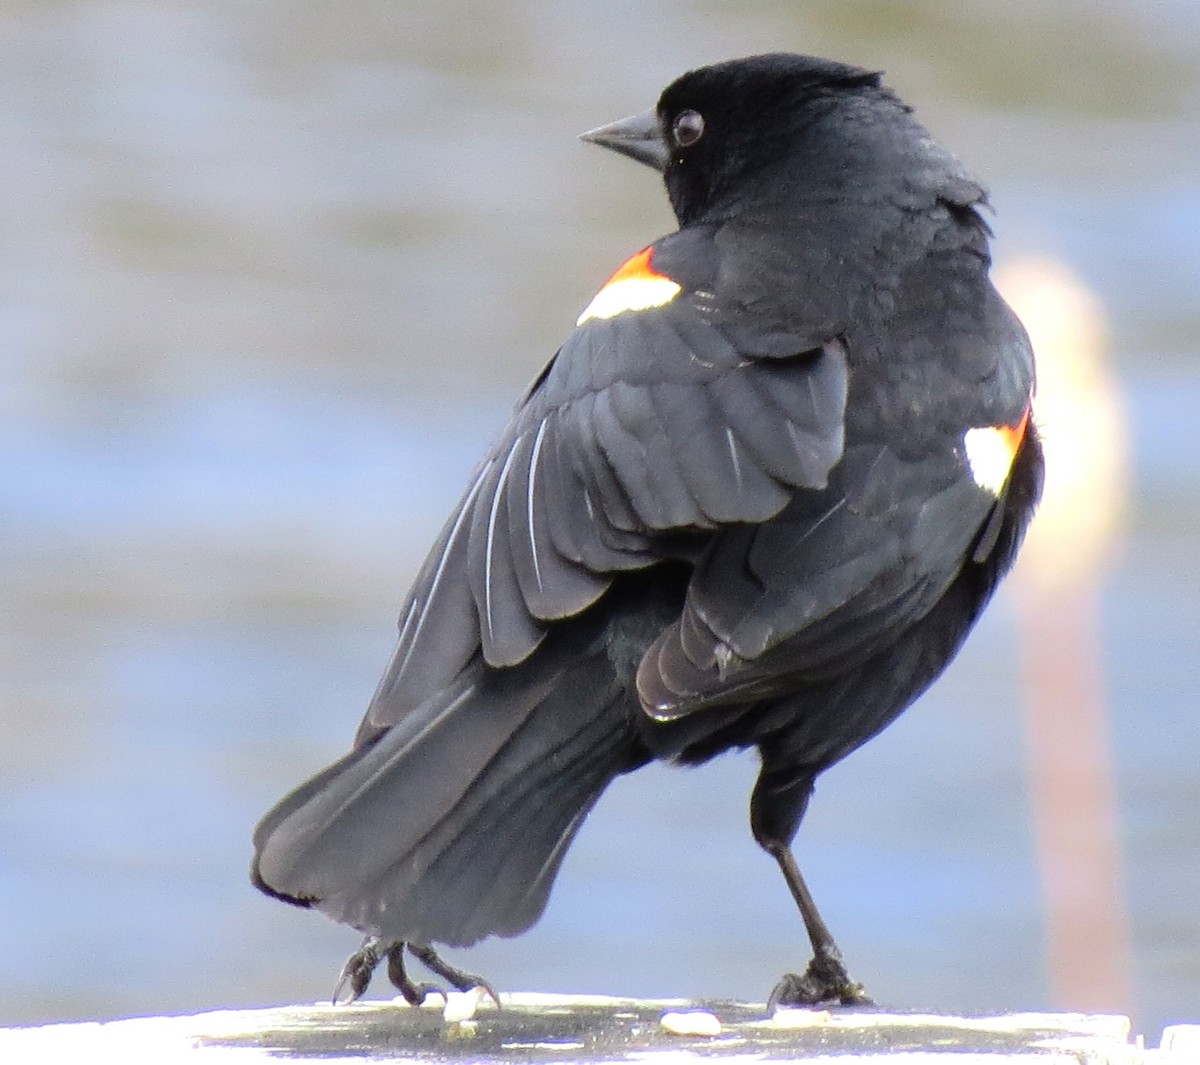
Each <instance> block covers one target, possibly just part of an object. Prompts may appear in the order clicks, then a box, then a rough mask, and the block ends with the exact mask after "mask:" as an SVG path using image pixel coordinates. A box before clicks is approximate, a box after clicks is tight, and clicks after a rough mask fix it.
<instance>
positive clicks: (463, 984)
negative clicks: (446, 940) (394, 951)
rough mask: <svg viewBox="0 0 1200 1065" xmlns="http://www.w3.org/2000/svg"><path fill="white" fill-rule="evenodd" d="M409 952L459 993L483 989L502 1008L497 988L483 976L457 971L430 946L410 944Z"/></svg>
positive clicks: (461, 970)
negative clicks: (472, 989) (476, 988)
mask: <svg viewBox="0 0 1200 1065" xmlns="http://www.w3.org/2000/svg"><path fill="white" fill-rule="evenodd" d="M408 949H409V952H410V953H411V954H412V956H413V957H414V958H416V959H417V960H418V961H419V962H420V963H421V964H422V965H424V966H425V968H427V969H428V970H429V971H430V972H431V973H436V974H437V975H438V976H440V977H441V978H442V979H443V980H445V981H446V982H447V983H448V984H449V985H450V986H451V987H453V988H455V989H456V990H458V991H470V990H471V988H473V987H479V988H482V989H483V990H484V991H485V992H486V993H487V995H488V997H489V998H490V999H491V1000H492V1001H493V1002H494V1003H495V1004H496V1006H497V1008H499V1006H500V996H499V995H497V994H496V990H495V988H493V987H492V985H491V984H489V983H488V982H487V981H486V980H485V979H484V978H483V977H482V976H476V975H475V973H469V972H466V971H465V970H463V969H457V968H455V967H454V966H453V965H450V964H449V963H448V962H444V961H442V959H441V958H440V957H439V956H438V953H437V951H436V950H434V949H433V947H429V946H419V945H417V944H416V943H409V944H408Z"/></svg>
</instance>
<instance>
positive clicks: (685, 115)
mask: <svg viewBox="0 0 1200 1065" xmlns="http://www.w3.org/2000/svg"><path fill="white" fill-rule="evenodd" d="M703 136H704V116H703V115H702V114H700V112H699V111H680V112H679V114H678V115H676V116H675V123H674V125H672V126H671V139H672V140H673V141H674V142H675V147H676V148H690V147H691V146H692V145H693V144H695V143H696V141H698V140H699V139H700V138H701V137H703Z"/></svg>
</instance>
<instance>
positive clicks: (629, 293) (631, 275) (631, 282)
mask: <svg viewBox="0 0 1200 1065" xmlns="http://www.w3.org/2000/svg"><path fill="white" fill-rule="evenodd" d="M653 258H654V249H653V248H643V249H642V250H641V251H640V252H638V253H637V255H635V256H633V258H631V259H629V260H627V261H626V262H625V263H624V264H623V265H622V266H621V267H620V268H619V269H618V270H617V272H616V273H615V274H613V275H612V277H610V278H609V279H608V280H607V281H606V282H605V283H604V287H603V288H602V289H601V290H600V291H599V292H597V293H596V296H595V298H594V299H593V300H592V302H591V303H589V304H588V305H587V307H585V308H584V311H583V313H582V314H581V315H580V316H579V317H578V318H577V319H576V321H575V324H576V325H583V323H584V322H587V321H590V320H591V319H593V318H615V317H616V316H617V315H618V314H624V313H625V312H626V311H645V310H649V309H650V308H651V307H661V306H663V305H664V304H666V303H670V302H671V300H673V299H674V298H675V297H676V296H678V295H679V293H680V292H682V291H683V286H682V285H680V284H678V282H675V281H672V280H671V279H670V278H669V277H667V275H666V274H660V273H659V272H658V271H657V270H655V269H654V267H653V266H652V265H651V263H652V260H653Z"/></svg>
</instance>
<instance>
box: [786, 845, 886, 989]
mask: <svg viewBox="0 0 1200 1065" xmlns="http://www.w3.org/2000/svg"><path fill="white" fill-rule="evenodd" d="M768 851H769V853H770V854H771V856H772V857H773V858H774V859H775V860H776V861H777V862H778V863H779V868H780V870H781V871H782V872H783V879H784V880H785V881H787V886H788V890H790V891H791V893H792V898H794V899H795V900H796V905H797V906H798V907H799V909H800V916H801V918H803V920H804V927H805V929H806V930H807V932H808V938H809V942H811V943H812V948H813V956H812V961H810V962H809V963H808V968H807V969H806V970H805V971H804V972H803V973H784V974H783V976H782V977H780V980H779V983H777V984H776V985H775V988H774V990H772V991H771V997H770V998H769V999H768V1000H767V1009H768V1010H773V1009H775V1007H776V1006H815V1005H816V1004H817V1003H820V1002H840V1003H841V1004H842V1005H843V1006H869V1005H871V999H870V998H869V997H868V996H867V993H866V991H865V990H864V989H863V985H862V984H860V983H858V982H857V981H855V980H852V979H851V978H850V974H849V973H848V972H846V965H845V963H844V962H843V961H842V952H841V951H840V950H839V949H838V945H837V943H835V942H834V939H833V935H832V933H830V931H829V926H828V925H826V924H825V920H824V918H822V917H821V914H820V911H819V910H818V909H817V904H816V903H815V902H814V901H813V897H812V893H811V892H810V891H809V890H808V885H807V884H806V883H805V882H804V877H803V876H802V875H801V873H800V867H799V866H798V865H797V864H796V859H795V856H794V855H793V854H792V852H791V850H790V848H788V847H787V846H780V847H778V849H773V848H768Z"/></svg>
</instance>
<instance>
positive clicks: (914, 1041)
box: [0, 992, 1200, 1065]
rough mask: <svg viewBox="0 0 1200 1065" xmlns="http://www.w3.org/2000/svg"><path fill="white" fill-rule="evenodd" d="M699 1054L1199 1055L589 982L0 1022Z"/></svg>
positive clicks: (1124, 1062)
mask: <svg viewBox="0 0 1200 1065" xmlns="http://www.w3.org/2000/svg"><path fill="white" fill-rule="evenodd" d="M681 1054H682V1056H683V1058H685V1059H695V1058H696V1057H698V1056H703V1057H704V1058H714V1059H723V1060H726V1061H737V1062H739V1063H740V1062H750V1061H782V1060H787V1061H791V1062H795V1063H797V1065H803V1063H806V1062H825V1063H827V1065H1013V1063H1024V1065H1034V1063H1036V1065H1196V1063H1197V1062H1200V1025H1175V1026H1173V1027H1172V1028H1170V1029H1168V1030H1167V1032H1166V1033H1164V1039H1163V1045H1162V1047H1161V1048H1160V1049H1154V1050H1147V1049H1144V1048H1143V1046H1142V1041H1141V1039H1140V1038H1139V1039H1138V1040H1131V1038H1130V1024H1129V1021H1128V1019H1127V1018H1125V1017H1115V1016H1106V1015H1090V1014H1076V1013H1018V1014H1007V1015H1002V1016H994V1017H957V1016H944V1015H940V1014H917V1013H911V1014H905V1013H886V1012H882V1011H877V1010H864V1009H833V1010H823V1009H822V1010H798V1009H786V1010H778V1011H776V1012H775V1014H774V1015H773V1016H768V1015H767V1013H766V1008H765V1007H764V1006H762V1005H755V1004H749V1003H739V1002H717V1003H690V1002H683V1001H678V1000H676V1001H666V1000H652V999H619V998H608V997H603V996H594V995H533V994H511V995H504V996H502V1008H501V1009H497V1008H496V1005H495V1003H494V1002H492V1001H491V999H490V997H487V996H486V995H484V994H483V993H475V992H466V993H465V994H462V995H457V994H455V995H451V996H448V997H447V998H445V999H443V998H442V997H441V996H435V995H430V996H429V1001H428V1002H427V1003H426V1005H425V1006H424V1007H423V1008H419V1009H413V1008H411V1007H409V1006H407V1005H405V1004H404V1003H403V1001H401V1000H396V1001H385V1002H359V1003H356V1004H355V1005H353V1006H336V1007H335V1006H327V1005H316V1006H283V1007H279V1008H276V1009H260V1010H221V1011H217V1012H213V1013H200V1014H195V1015H192V1016H184V1017H145V1018H136V1019H132V1020H123V1021H110V1022H107V1023H97V1022H90V1023H79V1024H52V1025H43V1026H39V1027H28V1028H8V1029H0V1062H4V1063H5V1065H24V1063H26V1062H30V1063H33V1062H42V1061H49V1060H59V1061H67V1062H72V1063H74V1062H84V1061H110V1060H111V1061H120V1062H122V1063H125V1065H142V1063H146V1065H149V1063H154V1065H171V1063H173V1062H177V1061H181V1060H184V1059H186V1060H187V1061H189V1062H196V1061H214V1062H230V1063H233V1065H238V1063H241V1062H251V1061H258V1062H267V1061H272V1062H280V1061H284V1062H286V1061H293V1062H306V1061H311V1062H318V1061H319V1062H321V1063H322V1065H330V1063H337V1062H345V1063H348V1062H355V1063H362V1062H368V1063H369V1062H372V1061H389V1062H418V1061H424V1062H431V1061H437V1062H439V1063H446V1062H463V1063H468V1062H481V1063H483V1062H488V1063H490V1062H504V1063H507V1062H513V1063H516V1062H521V1063H525V1062H538V1063H547V1065H550V1063H559V1062H562V1063H568V1062H570V1063H575V1062H579V1063H608V1062H613V1063H615V1062H629V1061H637V1062H646V1061H654V1060H655V1059H658V1060H661V1061H663V1062H666V1061H672V1062H677V1061H679V1060H681Z"/></svg>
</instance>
